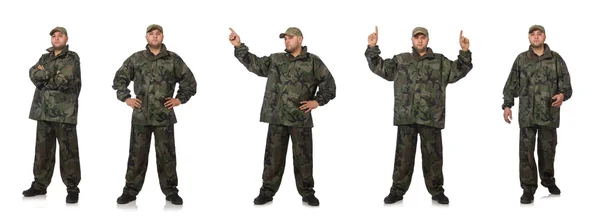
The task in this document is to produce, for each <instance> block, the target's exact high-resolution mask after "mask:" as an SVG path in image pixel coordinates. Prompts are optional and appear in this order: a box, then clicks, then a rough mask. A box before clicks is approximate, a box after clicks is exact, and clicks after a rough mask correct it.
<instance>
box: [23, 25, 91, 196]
mask: <svg viewBox="0 0 600 224" xmlns="http://www.w3.org/2000/svg"><path fill="white" fill-rule="evenodd" d="M50 36H51V43H52V47H50V48H48V49H46V50H47V51H48V53H46V54H43V55H42V56H41V57H40V59H39V60H38V62H37V63H36V64H35V65H33V66H32V67H31V68H30V69H29V78H30V79H31V81H32V82H33V84H34V85H35V93H34V96H33V102H32V104H31V110H30V112H29V118H30V119H33V120H36V121H37V132H36V133H37V134H36V141H35V160H34V165H33V175H34V181H33V183H32V184H31V187H30V188H29V189H28V190H25V191H23V195H24V196H25V197H32V196H36V195H45V194H46V189H47V188H48V185H50V182H51V180H52V174H53V173H54V163H55V156H56V141H57V140H58V145H59V147H60V149H59V157H60V160H59V162H60V175H61V177H62V181H63V183H64V184H65V185H66V186H67V197H66V201H67V203H77V202H78V200H79V187H78V185H79V181H80V180H81V168H80V164H79V144H78V141H77V128H76V127H77V112H78V109H79V92H80V91H81V72H80V66H79V55H77V53H75V52H74V51H70V50H69V45H67V42H68V40H69V37H68V34H67V30H66V29H65V28H64V27H56V28H54V29H52V30H51V31H50Z"/></svg>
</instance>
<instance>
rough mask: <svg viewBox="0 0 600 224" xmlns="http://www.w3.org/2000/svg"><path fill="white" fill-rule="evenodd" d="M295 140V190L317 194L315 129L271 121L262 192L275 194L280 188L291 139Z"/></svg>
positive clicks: (293, 148)
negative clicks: (314, 175) (315, 189)
mask: <svg viewBox="0 0 600 224" xmlns="http://www.w3.org/2000/svg"><path fill="white" fill-rule="evenodd" d="M290 136H291V139H292V150H293V161H294V176H295V178H296V189H297V190H298V193H299V194H300V195H301V196H303V197H304V196H306V195H310V194H314V193H315V191H314V189H313V187H314V180H313V161H312V150H313V142H312V129H311V128H299V127H288V126H282V125H274V124H269V130H268V134H267V144H266V147H265V159H264V170H263V175H262V179H263V185H262V187H261V188H260V192H261V193H263V194H266V195H268V196H271V197H272V196H274V195H275V193H277V190H279V186H280V185H281V179H282V177H283V171H284V169H285V160H286V154H287V148H288V143H289V139H290Z"/></svg>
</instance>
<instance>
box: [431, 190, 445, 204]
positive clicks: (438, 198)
mask: <svg viewBox="0 0 600 224" xmlns="http://www.w3.org/2000/svg"><path fill="white" fill-rule="evenodd" d="M431 199H433V200H435V201H437V202H438V203H440V204H442V205H447V204H448V203H450V200H449V199H448V197H446V195H444V193H441V194H438V195H436V196H433V197H431Z"/></svg>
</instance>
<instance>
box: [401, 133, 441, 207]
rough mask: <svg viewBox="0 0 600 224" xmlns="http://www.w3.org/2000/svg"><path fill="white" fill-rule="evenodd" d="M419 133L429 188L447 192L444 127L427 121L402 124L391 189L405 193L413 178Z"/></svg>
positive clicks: (437, 193)
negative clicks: (417, 123) (445, 185)
mask: <svg viewBox="0 0 600 224" xmlns="http://www.w3.org/2000/svg"><path fill="white" fill-rule="evenodd" d="M417 135H418V136H420V142H421V154H422V158H423V161H422V168H423V177H424V178H425V186H426V187H427V191H428V192H429V193H430V194H431V195H432V196H436V195H439V194H441V193H444V188H443V185H444V175H443V172H442V166H443V153H442V151H443V146H442V130H441V129H440V128H434V127H429V126H424V125H416V124H413V125H399V126H398V136H397V142H396V156H395V162H394V173H393V175H392V180H393V184H392V188H391V192H395V193H396V195H404V194H405V193H406V192H407V191H408V188H409V187H410V183H411V180H412V175H413V171H414V166H415V154H416V151H417Z"/></svg>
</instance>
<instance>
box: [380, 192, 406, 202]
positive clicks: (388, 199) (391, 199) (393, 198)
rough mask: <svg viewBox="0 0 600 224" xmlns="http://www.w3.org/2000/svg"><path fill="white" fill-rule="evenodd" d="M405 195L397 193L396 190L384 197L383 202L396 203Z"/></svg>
mask: <svg viewBox="0 0 600 224" xmlns="http://www.w3.org/2000/svg"><path fill="white" fill-rule="evenodd" d="M403 198H404V197H403V196H402V195H398V194H396V192H390V194H389V195H388V196H387V197H385V198H384V199H383V203H386V204H394V203H396V202H399V201H402V199H403Z"/></svg>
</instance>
